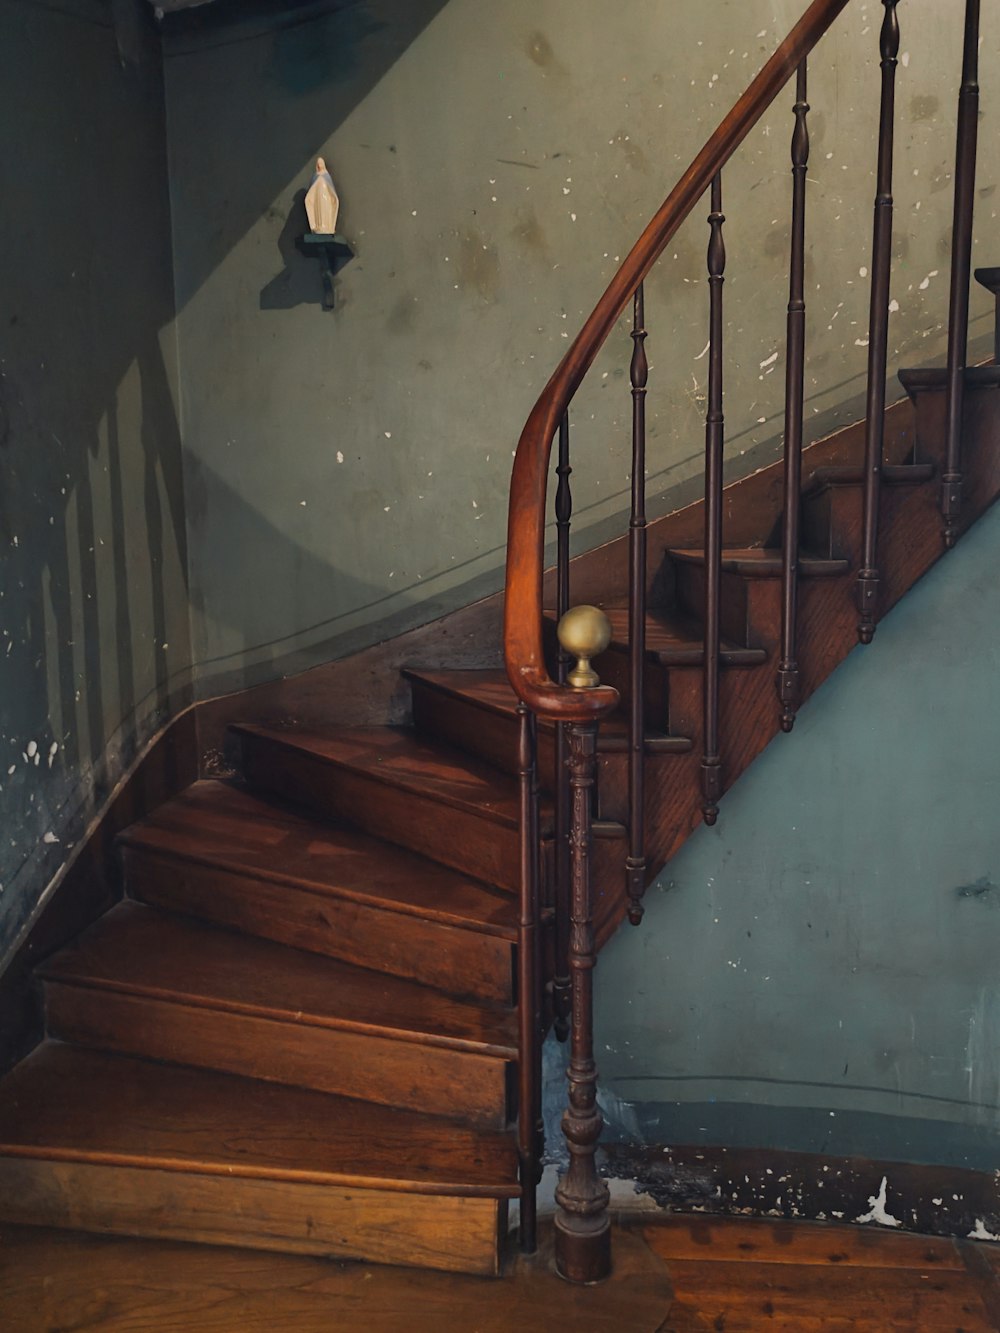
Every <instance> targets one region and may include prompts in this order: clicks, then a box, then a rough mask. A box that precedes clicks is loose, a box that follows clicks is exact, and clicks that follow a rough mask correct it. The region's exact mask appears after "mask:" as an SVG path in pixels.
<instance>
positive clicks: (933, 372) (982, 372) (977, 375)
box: [899, 363, 1000, 398]
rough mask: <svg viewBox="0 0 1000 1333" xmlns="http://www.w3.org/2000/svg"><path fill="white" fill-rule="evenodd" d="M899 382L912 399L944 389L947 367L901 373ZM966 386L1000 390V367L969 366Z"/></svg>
mask: <svg viewBox="0 0 1000 1333" xmlns="http://www.w3.org/2000/svg"><path fill="white" fill-rule="evenodd" d="M899 382H900V384H902V386H903V388H904V389H905V390H906V392H907V393H908V394H909V395H910V397H911V398H912V397H913V395H914V394H915V393H922V392H927V391H928V390H934V389H938V390H940V389H944V388H946V387H947V385H948V368H947V366H922V367H918V368H916V369H906V370H901V371H900V372H899ZM965 384H966V387H967V388H970V389H1000V366H997V365H993V364H992V363H990V364H989V365H983V366H968V367H967V368H966V371H965Z"/></svg>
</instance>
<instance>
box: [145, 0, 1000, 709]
mask: <svg viewBox="0 0 1000 1333" xmlns="http://www.w3.org/2000/svg"><path fill="white" fill-rule="evenodd" d="M801 9H802V5H801V2H800V0H781V2H780V3H776V2H775V0H715V3H713V4H712V5H711V6H709V7H706V6H705V5H704V4H702V3H699V0H672V3H670V4H666V3H664V0H630V2H629V4H628V5H625V6H620V7H618V9H616V10H615V12H614V14H613V15H612V14H611V13H610V11H609V9H608V6H607V5H606V4H604V3H602V2H601V0H505V3H503V4H491V5H484V4H482V3H480V2H478V0H449V3H443V0H416V2H414V0H406V2H405V3H403V0H365V2H363V3H348V4H346V5H341V6H339V7H333V6H331V5H330V4H320V5H316V6H314V7H312V8H311V9H307V10H305V11H302V12H300V13H298V14H297V15H296V16H294V18H289V19H288V20H287V22H285V23H284V24H283V25H279V26H277V27H275V26H273V25H272V26H270V27H267V26H263V25H259V24H258V25H256V26H255V25H254V24H252V23H248V24H246V25H244V26H242V27H237V28H231V29H226V30H218V31H216V32H214V33H210V34H207V35H205V36H203V37H187V38H183V39H177V40H174V41H172V42H170V43H168V45H167V52H166V53H167V59H166V80H167V91H168V107H169V122H170V143H171V183H172V191H173V205H174V226H175V233H174V234H175V253H176V267H177V290H178V302H179V309H180V315H179V337H180V348H181V361H182V367H183V385H184V390H183V419H184V443H185V460H186V463H185V466H186V479H187V493H188V504H189V515H190V542H191V552H192V570H193V575H192V596H193V603H194V645H195V657H196V664H197V673H198V679H199V687H200V688H201V689H202V690H203V691H205V692H211V691H216V690H219V689H224V688H230V687H237V686H239V685H242V684H244V683H248V682H252V681H256V680H259V679H264V678H268V677H270V676H273V675H276V674H279V673H281V672H286V671H290V670H293V669H296V668H300V667H303V666H306V665H308V664H310V663H311V662H314V661H320V660H326V659H329V658H330V657H332V656H338V655H341V654H343V653H346V652H348V651H350V650H353V649H354V648H357V647H358V646H361V645H363V644H366V643H369V642H373V641H375V640H377V639H378V638H379V637H382V636H385V635H387V634H389V633H392V632H395V631H398V630H400V629H401V628H403V627H404V626H406V625H410V624H413V623H418V622H424V621H427V620H430V619H432V618H433V617H434V616H435V615H436V614H440V613H441V612H442V611H444V610H447V609H449V608H452V607H455V606H460V605H463V604H465V603H466V602H468V601H469V600H471V599H472V597H473V596H474V595H475V594H477V593H482V592H486V591H492V590H493V589H495V588H497V587H498V586H499V584H500V579H501V570H502V563H503V551H504V540H505V525H506V497H507V487H508V480H509V471H510V458H511V452H512V450H513V448H514V445H515V443H516V440H517V436H518V433H519V431H520V427H521V425H522V423H523V421H524V419H525V416H526V415H527V412H528V410H529V408H530V406H531V404H532V402H533V401H534V399H535V397H536V395H537V393H538V391H539V390H540V389H541V387H542V385H543V384H544V382H545V380H546V379H547V377H548V375H549V374H550V372H551V370H552V369H553V367H554V365H555V364H556V362H557V360H558V359H559V357H560V356H561V355H562V353H563V352H564V351H565V350H566V347H567V346H568V341H569V338H570V337H571V336H572V335H573V334H575V332H576V330H577V329H578V327H579V325H580V323H581V321H582V319H583V318H584V316H585V315H586V313H587V312H588V311H589V310H590V309H591V308H592V306H593V304H594V303H595V301H596V300H597V299H598V297H599V296H600V294H601V292H602V290H603V288H604V286H605V285H606V283H607V281H608V280H609V279H610V277H611V275H612V273H613V272H614V269H615V267H616V264H617V262H618V260H619V258H620V257H621V256H622V255H623V254H624V253H625V248H626V247H627V246H628V245H629V244H631V242H632V241H633V240H634V239H635V237H636V236H637V235H638V233H639V231H640V230H641V228H642V226H643V225H644V224H645V223H646V221H647V220H648V219H649V217H650V216H651V215H652V213H653V212H654V210H655V209H656V207H657V206H658V205H659V203H660V202H661V200H662V198H663V196H664V195H665V193H666V192H667V190H668V189H669V187H670V186H671V185H672V184H673V183H674V181H675V180H676V178H677V176H678V175H679V174H680V171H681V170H682V169H683V167H684V166H686V165H687V163H688V161H689V160H690V159H691V157H692V156H693V155H694V153H695V152H696V151H697V149H698V148H700V146H701V144H702V142H703V141H704V139H705V137H706V136H707V134H708V132H709V131H710V130H711V129H712V128H714V125H715V124H716V123H717V121H718V120H719V119H720V118H721V116H722V115H723V114H724V113H725V111H726V110H727V109H728V108H729V106H730V105H731V104H732V102H733V101H734V100H735V99H736V97H737V96H738V95H739V93H740V92H742V90H743V88H744V86H745V85H746V83H747V82H748V81H749V78H750V77H751V75H752V74H753V72H754V71H755V70H756V69H757V68H758V67H759V66H760V64H761V63H762V62H763V60H764V58H765V57H766V55H767V54H769V53H770V51H771V50H773V48H774V46H775V45H776V43H777V41H778V40H779V39H780V38H781V37H782V36H783V35H784V33H785V32H786V31H787V30H788V28H789V27H790V26H791V24H792V22H793V20H794V18H795V17H797V16H798V14H799V13H800V12H801ZM901 10H902V13H901V21H902V23H903V47H902V64H901V68H900V72H899V108H900V118H899V119H900V127H899V134H898V143H899V165H898V172H897V179H898V189H897V196H898V203H899V212H898V226H897V236H896V254H897V266H896V274H895V278H894V284H893V300H894V302H896V304H897V305H898V310H897V311H896V313H895V314H894V316H893V323H892V347H891V359H892V362H893V364H894V365H896V364H898V363H900V362H908V363H912V362H913V361H915V360H917V361H919V360H924V359H927V358H929V357H930V356H932V355H936V354H939V353H940V350H941V347H942V330H943V325H944V322H945V320H946V316H947V251H948V243H949V235H948V233H949V231H950V222H951V216H950V214H951V194H950V170H951V166H950V163H951V158H952V156H953V152H954V112H953V108H954V103H955V93H956V87H957V78H958V70H959V67H960V49H959V33H958V31H957V25H956V24H955V23H954V18H955V16H956V14H955V7H954V6H953V5H946V6H942V5H940V4H939V3H936V2H935V0H907V4H906V5H905V6H902V7H901ZM881 14H882V9H881V6H880V5H879V4H877V3H875V0H871V3H868V4H865V3H855V4H852V5H851V6H850V8H849V10H848V11H847V13H846V14H845V15H844V16H843V18H842V20H841V21H840V23H839V24H838V26H837V28H836V30H835V32H834V33H832V34H831V35H830V37H829V38H828V40H827V41H826V43H825V44H824V46H823V47H822V50H821V52H820V53H819V54H818V55H817V58H816V60H815V61H814V75H813V78H812V83H811V100H812V103H813V106H814V108H815V110H814V112H813V115H812V118H811V123H812V129H813V155H812V166H811V169H810V181H811V196H810V209H811V215H812V218H813V222H814V227H813V229H812V242H813V250H812V253H811V255H810V259H809V274H808V293H807V294H808V299H809V338H810V347H811V353H812V360H811V362H810V375H809V380H808V384H807V393H808V400H809V401H808V409H807V410H808V416H809V424H810V429H811V431H812V432H814V433H815V432H817V431H819V430H822V429H828V428H829V427H830V426H831V425H833V424H835V422H836V421H838V420H843V419H845V418H853V417H855V416H856V415H858V402H857V400H858V395H859V393H860V391H861V389H862V384H863V372H864V367H865V361H866V348H865V346H864V343H865V338H866V326H867V302H868V283H867V280H866V279H867V270H868V266H869V265H870V262H871V260H870V234H871V208H872V199H873V195H874V164H875V145H874V142H873V140H872V137H871V134H872V127H873V124H874V121H875V115H876V110H877V99H878V61H877V25H878V23H879V22H880V19H881ZM989 77H990V78H992V77H995V71H993V70H992V69H991V70H990V73H989ZM984 96H985V97H986V99H987V105H988V104H989V102H988V99H989V96H990V86H989V82H988V79H987V80H984ZM791 101H792V98H791V96H789V97H787V98H785V99H784V101H783V102H782V103H780V104H779V105H777V106H775V108H774V109H773V111H772V112H771V113H769V114H768V116H767V117H766V119H765V121H764V122H763V124H762V125H761V126H760V127H758V128H757V129H756V130H755V131H754V133H753V134H752V136H751V138H750V139H749V141H748V143H747V145H746V146H745V149H744V150H743V151H742V152H741V154H740V156H739V158H738V159H737V160H736V161H735V162H734V164H733V166H732V168H731V169H730V170H729V171H728V172H727V178H726V208H727V212H728V213H729V215H730V222H729V223H728V225H727V237H728V246H729V268H728V282H727V301H728V306H727V311H728V314H727V327H728V331H729V335H730V337H729V343H728V346H729V358H728V364H727V376H728V378H727V404H726V411H727V418H728V422H729V453H730V463H731V468H732V469H733V470H739V469H743V470H746V469H747V468H749V467H750V466H752V465H753V463H754V462H756V461H759V460H761V459H763V458H770V457H771V456H773V455H774V453H775V451H776V449H777V447H778V440H779V434H780V429H781V427H780V413H781V399H782V390H783V381H784V356H783V351H782V347H783V330H784V309H785V303H786V300H787V279H786V276H785V275H786V252H787V217H788V200H789V188H790V186H789V173H788V151H789V138H790V133H791V125H792V118H791ZM317 152H321V153H322V154H323V155H324V156H325V157H326V159H327V162H328V164H329V166H330V168H331V170H332V172H333V176H334V180H335V182H336V183H337V186H338V188H339V190H340V193H341V196H342V200H343V212H342V230H343V231H344V232H346V234H347V235H348V236H349V237H350V238H351V240H352V241H353V243H354V244H355V246H356V249H357V256H356V258H355V259H354V260H353V261H352V262H351V263H349V264H348V265H347V266H346V267H345V268H344V269H343V270H342V273H341V275H340V277H339V283H338V287H339V290H338V298H337V299H338V305H337V309H336V311H335V312H333V313H324V312H323V311H322V310H321V309H320V308H319V298H320V288H319V274H318V271H317V269H316V266H315V265H314V264H313V263H311V261H307V260H306V259H304V258H302V257H300V256H299V255H298V254H297V252H296V251H295V247H294V237H295V235H296V234H297V232H298V231H300V230H302V229H304V226H305V222H304V217H303V215H302V213H301V211H300V205H298V204H297V203H296V201H297V199H298V197H299V195H300V192H301V191H302V190H303V188H304V187H305V186H306V185H307V184H308V181H309V178H310V170H311V162H312V159H313V157H314V155H315V154H316V153H317ZM998 177H1000V140H998V139H997V137H996V136H995V135H994V136H990V135H985V134H984V136H983V162H982V169H981V178H980V185H981V198H980V207H979V212H978V224H977V230H978V233H979V235H980V236H988V235H989V234H990V231H991V229H992V224H993V221H994V218H995V200H994V191H995V188H996V181H997V179H998ZM704 212H707V208H706V209H705V210H704ZM706 233H707V228H706V226H705V223H704V217H703V211H702V210H698V212H697V215H696V216H695V217H693V218H692V219H691V220H690V222H689V223H688V224H687V225H686V226H685V228H684V230H683V232H682V233H681V234H680V235H679V236H678V238H677V241H676V243H675V244H674V245H672V246H671V247H670V250H669V252H668V254H667V256H666V258H665V260H664V262H663V263H662V264H661V266H660V267H659V269H658V270H657V271H656V273H655V275H654V277H653V278H652V279H651V280H650V284H649V299H648V323H649V326H650V329H651V334H650V340H649V352H650V358H651V362H652V371H651V380H650V397H649V408H650V433H651V444H650V472H651V505H650V507H651V510H652V511H655V510H657V509H662V508H666V507H667V506H668V505H669V504H670V503H672V502H676V500H677V498H678V495H679V493H680V494H683V493H684V491H683V487H684V484H685V483H687V485H688V488H689V489H690V486H691V485H692V484H693V483H694V480H695V479H696V475H697V474H699V473H700V467H701V450H702V440H703V424H702V422H703V413H704V406H705V403H704V394H705V378H706V370H707V357H706V356H705V355H704V349H705V345H706V341H707V336H708V335H707V329H706V322H707V311H706V285H705V282H704V249H705V243H706ZM993 257H994V258H995V256H993ZM988 322H989V321H988V301H987V299H986V298H985V296H982V295H979V294H978V293H977V295H976V297H975V298H974V305H973V332H974V334H976V335H980V334H986V333H987V330H988ZM612 341H613V343H614V347H613V349H610V350H609V351H608V354H607V355H606V357H605V358H604V359H603V360H602V362H601V363H600V364H599V366H598V367H597V370H596V374H595V375H594V376H593V377H592V380H591V382H590V385H589V387H588V388H587V389H586V390H585V392H584V393H583V394H582V396H581V398H580V400H579V404H578V407H577V409H576V412H575V421H576V430H575V465H576V471H575V476H574V482H575V484H576V501H577V516H578V534H579V540H580V542H581V544H591V543H593V542H594V541H596V540H597V539H598V537H599V536H600V535H601V534H604V533H607V532H609V531H612V530H613V531H620V530H621V526H622V524H621V515H622V511H623V509H624V508H625V506H626V503H627V500H626V494H625V489H626V470H627V461H626V459H627V451H628V415H629V401H628V395H627V392H626V385H627V381H626V379H625V377H626V374H627V359H628V354H629V350H630V344H629V341H628V338H627V333H626V331H625V330H624V329H621V330H619V332H618V334H617V335H615V336H614V337H613V339H612ZM679 487H680V488H681V490H680V492H679V491H678V488H679Z"/></svg>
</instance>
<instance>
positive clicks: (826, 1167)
mask: <svg viewBox="0 0 1000 1333" xmlns="http://www.w3.org/2000/svg"><path fill="white" fill-rule="evenodd" d="M603 1171H604V1174H605V1175H606V1176H608V1177H609V1179H610V1180H612V1181H614V1182H616V1183H617V1184H616V1189H615V1191H614V1195H615V1200H616V1207H621V1206H622V1203H623V1195H625V1196H627V1190H628V1187H629V1186H631V1188H632V1189H633V1190H634V1193H635V1195H636V1196H638V1198H643V1199H649V1200H652V1201H653V1202H654V1203H655V1204H657V1205H658V1206H659V1207H660V1208H663V1209H665V1210H669V1211H672V1212H679V1213H690V1212H698V1213H706V1214H710V1215H713V1216H719V1217H771V1218H783V1219H787V1220H789V1221H793V1220H797V1221H817V1222H856V1223H859V1224H861V1225H872V1226H879V1225H881V1226H884V1227H890V1228H892V1229H895V1230H900V1231H915V1232H920V1233H922V1234H925V1235H934V1236H958V1237H970V1238H973V1239H976V1240H995V1241H1000V1182H998V1180H997V1178H996V1172H994V1171H968V1170H958V1169H956V1168H955V1167H953V1166H926V1165H919V1164H913V1163H908V1162H899V1161H874V1160H870V1159H868V1158H864V1157H832V1156H826V1155H823V1154H820V1153H799V1152H785V1151H782V1150H779V1149H770V1148H718V1147H710V1146H707V1145H704V1144H694V1145H690V1146H685V1147H675V1146H670V1147H667V1146H654V1145H645V1146H643V1147H632V1146H627V1145H623V1144H619V1145H610V1146H607V1147H606V1148H605V1149H604V1163H603ZM638 1198H637V1202H638Z"/></svg>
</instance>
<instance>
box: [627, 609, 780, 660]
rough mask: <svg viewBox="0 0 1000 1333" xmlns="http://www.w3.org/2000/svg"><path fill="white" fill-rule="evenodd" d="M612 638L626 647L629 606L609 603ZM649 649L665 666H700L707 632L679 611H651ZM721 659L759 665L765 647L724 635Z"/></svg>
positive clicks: (763, 657)
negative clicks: (731, 639)
mask: <svg viewBox="0 0 1000 1333" xmlns="http://www.w3.org/2000/svg"><path fill="white" fill-rule="evenodd" d="M604 613H605V615H606V616H607V617H608V619H609V620H610V621H611V642H612V643H613V644H614V646H615V647H617V648H619V649H622V650H627V649H628V644H629V611H628V607H627V606H608V607H605V608H604ZM646 652H647V653H648V654H649V655H650V656H651V657H655V658H656V659H657V661H659V663H660V664H661V665H662V666H700V665H701V663H702V661H703V659H704V656H705V638H704V632H703V630H702V628H701V626H700V625H699V624H698V622H697V621H696V620H694V619H692V618H690V617H687V616H683V615H681V614H678V613H676V612H666V611H650V612H649V613H648V614H647V616H646ZM720 652H721V654H722V660H723V662H724V663H725V664H726V665H727V666H758V665H760V664H761V663H763V662H766V661H767V652H766V650H765V649H763V648H745V647H742V646H741V645H740V644H737V643H732V642H730V641H729V640H728V639H723V641H722V643H721V645H720Z"/></svg>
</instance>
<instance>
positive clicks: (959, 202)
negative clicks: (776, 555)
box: [941, 0, 979, 547]
mask: <svg viewBox="0 0 1000 1333" xmlns="http://www.w3.org/2000/svg"><path fill="white" fill-rule="evenodd" d="M978 131H979V0H966V6H965V43H964V49H963V56H962V87H961V90H960V92H959V95H958V135H957V142H956V147H955V211H954V222H953V226H952V233H951V303H950V311H949V315H948V407H947V416H946V418H945V420H946V426H945V465H944V472H943V474H942V477H941V515H942V517H943V518H944V542H945V546H948V547H951V546H954V545H955V541H956V540H957V538H958V525H959V520H960V518H961V513H962V411H963V407H964V405H965V367H966V361H967V358H968V349H969V280H970V277H971V271H972V215H973V204H974V200H975V192H976V149H977V141H978Z"/></svg>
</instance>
